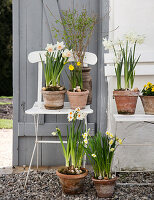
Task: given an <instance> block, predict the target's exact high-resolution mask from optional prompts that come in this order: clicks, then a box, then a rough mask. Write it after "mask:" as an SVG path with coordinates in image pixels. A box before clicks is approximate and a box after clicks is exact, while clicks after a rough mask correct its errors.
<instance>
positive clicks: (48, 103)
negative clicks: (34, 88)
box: [42, 90, 66, 110]
mask: <svg viewBox="0 0 154 200" xmlns="http://www.w3.org/2000/svg"><path fill="white" fill-rule="evenodd" d="M65 93H66V90H62V91H43V90H42V94H43V100H44V106H45V108H46V109H49V110H56V109H61V108H63V107H64V98H65Z"/></svg>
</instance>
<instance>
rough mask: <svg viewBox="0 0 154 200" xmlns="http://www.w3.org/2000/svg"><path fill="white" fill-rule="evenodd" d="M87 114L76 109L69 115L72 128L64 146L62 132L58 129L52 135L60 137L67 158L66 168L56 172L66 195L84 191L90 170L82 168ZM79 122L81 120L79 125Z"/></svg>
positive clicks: (68, 131) (69, 129) (68, 129)
mask: <svg viewBox="0 0 154 200" xmlns="http://www.w3.org/2000/svg"><path fill="white" fill-rule="evenodd" d="M84 118H85V114H84V113H82V112H81V111H80V108H76V109H75V111H72V112H70V113H69V114H68V121H69V122H72V123H71V125H70V128H68V127H67V144H66V147H65V146H64V142H63V140H62V134H61V130H60V129H59V128H56V132H53V133H52V135H54V136H56V135H58V137H59V140H60V142H61V145H62V149H63V155H64V158H65V167H62V168H60V169H59V170H57V171H56V174H57V176H58V177H59V180H60V183H61V185H62V190H63V192H64V193H66V194H79V193H81V192H82V191H83V185H84V179H85V177H86V176H87V174H88V170H87V169H85V168H82V160H83V156H84V147H83V140H84V139H83V137H82V133H84V128H83V127H84V126H83V121H82V120H83V119H84ZM77 120H80V122H79V124H78V123H77Z"/></svg>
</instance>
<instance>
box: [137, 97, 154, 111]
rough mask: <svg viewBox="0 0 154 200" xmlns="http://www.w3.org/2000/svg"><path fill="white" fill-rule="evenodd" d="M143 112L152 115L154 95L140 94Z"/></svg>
mask: <svg viewBox="0 0 154 200" xmlns="http://www.w3.org/2000/svg"><path fill="white" fill-rule="evenodd" d="M140 98H141V101H142V105H143V108H144V112H145V114H147V115H154V96H140Z"/></svg>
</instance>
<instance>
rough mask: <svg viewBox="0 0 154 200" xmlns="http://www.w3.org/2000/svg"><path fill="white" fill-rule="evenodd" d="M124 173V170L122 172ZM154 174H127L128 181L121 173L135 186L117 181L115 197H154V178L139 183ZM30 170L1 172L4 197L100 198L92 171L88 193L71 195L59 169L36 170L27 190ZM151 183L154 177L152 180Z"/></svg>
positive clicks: (86, 187) (0, 193) (139, 199)
mask: <svg viewBox="0 0 154 200" xmlns="http://www.w3.org/2000/svg"><path fill="white" fill-rule="evenodd" d="M122 174H124V173H122ZM133 174H134V175H133ZM150 174H151V176H153V175H154V173H145V174H142V175H141V174H140V173H130V175H129V174H128V173H126V176H125V180H124V175H122V178H121V174H119V181H118V182H119V183H120V182H121V183H122V182H126V181H128V180H129V181H130V180H132V179H133V181H134V182H133V183H136V185H135V184H134V185H133V186H132V185H130V184H127V185H125V183H123V184H124V185H123V184H121V183H120V184H119V183H118V184H117V186H116V189H115V194H114V196H113V198H112V199H117V200H118V199H120V200H127V199H128V200H142V199H143V200H146V199H151V200H153V199H154V194H153V192H154V179H153V184H150V185H144V186H143V185H139V184H138V183H139V182H142V178H143V177H144V178H145V179H147V180H149V178H150ZM25 177H26V173H25V172H22V173H17V174H9V175H1V177H0V199H3V200H5V199H11V200H12V199H17V200H18V199H20V200H23V199H41V200H43V199H51V200H55V199H57V200H69V199H70V200H71V199H72V200H80V199H87V200H88V199H90V200H97V199H99V198H97V196H96V191H95V188H94V187H93V183H92V181H91V173H89V175H88V176H87V178H86V180H85V185H84V192H83V193H82V194H80V195H73V196H68V195H65V194H63V193H62V190H61V186H60V183H59V180H58V178H57V176H56V174H55V170H53V169H52V170H50V171H44V172H42V171H41V172H38V173H37V172H36V171H32V172H31V174H30V176H29V180H28V184H27V188H26V189H24V188H23V185H24V181H25ZM150 181H151V183H152V180H151V179H150Z"/></svg>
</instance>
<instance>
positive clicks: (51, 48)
mask: <svg viewBox="0 0 154 200" xmlns="http://www.w3.org/2000/svg"><path fill="white" fill-rule="evenodd" d="M54 48H55V46H54V45H52V44H47V46H46V48H45V50H47V51H48V52H50V53H51V52H53V51H54Z"/></svg>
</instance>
